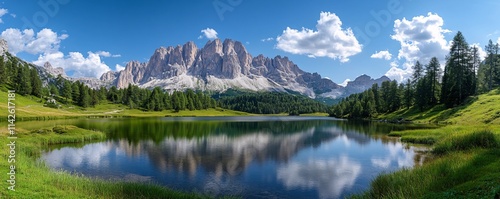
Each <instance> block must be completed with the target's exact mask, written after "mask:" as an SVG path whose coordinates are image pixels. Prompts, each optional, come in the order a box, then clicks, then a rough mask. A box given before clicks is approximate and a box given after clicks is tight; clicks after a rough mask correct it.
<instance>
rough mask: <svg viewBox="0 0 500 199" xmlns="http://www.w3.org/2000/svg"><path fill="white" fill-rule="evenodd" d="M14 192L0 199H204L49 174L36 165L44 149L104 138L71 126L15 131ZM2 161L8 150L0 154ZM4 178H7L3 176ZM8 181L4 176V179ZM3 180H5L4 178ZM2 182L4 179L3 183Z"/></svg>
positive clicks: (3, 167)
mask: <svg viewBox="0 0 500 199" xmlns="http://www.w3.org/2000/svg"><path fill="white" fill-rule="evenodd" d="M16 130H17V131H18V139H17V140H16V154H15V155H16V157H15V160H16V162H15V166H16V170H15V172H16V175H15V177H16V186H15V189H16V191H10V190H8V189H7V186H8V183H6V182H5V181H4V183H3V184H4V187H3V188H2V189H0V198H4V197H5V198H64V197H68V196H71V197H72V198H208V197H206V196H202V195H199V194H196V193H186V192H181V191H175V190H170V189H168V188H165V187H163V186H159V185H154V184H142V183H131V182H118V183H116V182H110V181H105V180H100V179H96V178H88V177H84V176H79V175H73V174H70V173H68V172H64V171H53V170H51V169H50V168H48V167H47V166H45V165H44V164H43V163H42V162H40V161H38V160H37V158H39V157H40V153H41V151H42V150H43V148H44V147H46V146H48V145H53V144H63V143H85V142H91V141H97V140H102V139H104V138H105V134H104V133H102V132H98V131H91V130H85V129H80V128H78V127H75V126H56V127H54V128H43V129H38V130H33V131H27V130H23V129H19V128H18V129H16ZM0 132H2V133H1V136H2V137H3V138H2V139H1V141H0V145H2V146H7V144H9V141H10V140H8V139H7V138H6V137H7V135H6V134H7V133H6V132H7V129H6V128H5V127H3V129H0ZM0 156H2V158H3V159H4V160H7V159H8V158H9V157H8V156H9V150H7V148H5V150H0ZM9 167H10V163H8V162H7V161H1V162H0V172H2V173H8V172H9ZM6 176H7V175H6ZM7 177H8V176H7ZM7 177H6V178H7ZM6 178H5V179H6Z"/></svg>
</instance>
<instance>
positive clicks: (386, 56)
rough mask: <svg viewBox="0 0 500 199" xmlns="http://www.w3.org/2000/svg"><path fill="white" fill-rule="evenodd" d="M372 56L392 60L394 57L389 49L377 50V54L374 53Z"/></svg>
mask: <svg viewBox="0 0 500 199" xmlns="http://www.w3.org/2000/svg"><path fill="white" fill-rule="evenodd" d="M370 57H371V58H374V59H385V60H391V59H392V54H391V53H390V52H389V51H387V50H383V51H379V52H375V54H373V55H372V56H370Z"/></svg>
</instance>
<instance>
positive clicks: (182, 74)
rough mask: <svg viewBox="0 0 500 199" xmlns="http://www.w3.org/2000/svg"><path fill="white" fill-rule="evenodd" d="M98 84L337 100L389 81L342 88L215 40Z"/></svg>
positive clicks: (168, 52) (363, 80)
mask: <svg viewBox="0 0 500 199" xmlns="http://www.w3.org/2000/svg"><path fill="white" fill-rule="evenodd" d="M100 80H101V81H103V82H105V83H106V84H108V85H114V86H116V87H118V88H125V87H127V86H128V85H129V84H134V85H139V86H141V87H149V88H152V87H156V86H159V87H161V88H163V89H165V90H170V91H172V90H184V89H187V88H191V89H195V90H208V91H218V92H223V91H225V90H227V89H229V88H233V89H244V90H251V91H262V90H265V91H279V92H290V91H291V92H296V93H300V94H303V95H306V96H309V97H311V98H317V97H327V98H339V97H345V96H348V95H350V94H352V93H359V92H362V91H364V90H366V89H368V88H369V87H371V86H372V85H373V84H374V83H381V82H383V81H388V80H389V78H387V77H385V76H383V77H381V78H378V79H372V78H371V77H369V76H367V75H362V76H360V77H358V78H356V79H355V80H354V81H352V82H349V83H348V84H347V86H346V87H343V86H340V85H338V84H336V83H334V82H333V81H331V80H330V79H328V78H323V77H321V75H319V74H318V73H309V72H305V71H303V70H301V69H300V68H299V67H298V66H297V65H296V64H294V63H293V62H292V61H291V60H289V59H288V57H281V56H276V57H274V58H269V57H265V56H264V55H262V54H260V55H258V56H256V57H252V55H250V53H248V51H247V50H246V48H245V46H244V45H243V44H242V43H241V42H239V41H233V40H231V39H226V40H224V41H221V40H220V39H215V40H211V41H208V42H207V43H206V44H205V46H204V47H202V48H198V47H197V46H196V45H195V44H194V42H187V43H186V44H184V45H182V46H180V45H179V46H176V47H172V46H170V47H167V48H165V47H161V48H158V49H156V50H155V52H154V53H153V55H152V56H151V58H150V59H149V61H148V62H145V63H141V62H138V61H131V62H129V63H128V64H127V65H126V66H125V69H124V70H122V71H119V72H114V71H109V72H107V73H105V74H103V75H102V76H101V78H100Z"/></svg>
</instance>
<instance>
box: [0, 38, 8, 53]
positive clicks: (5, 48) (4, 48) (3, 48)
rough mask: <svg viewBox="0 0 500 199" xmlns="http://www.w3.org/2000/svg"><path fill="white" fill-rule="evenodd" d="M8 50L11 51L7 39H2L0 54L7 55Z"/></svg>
mask: <svg viewBox="0 0 500 199" xmlns="http://www.w3.org/2000/svg"><path fill="white" fill-rule="evenodd" d="M6 52H9V45H7V41H5V40H4V39H0V56H3V55H5V53H6Z"/></svg>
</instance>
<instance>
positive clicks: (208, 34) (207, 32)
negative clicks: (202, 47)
mask: <svg viewBox="0 0 500 199" xmlns="http://www.w3.org/2000/svg"><path fill="white" fill-rule="evenodd" d="M201 33H203V34H202V35H200V36H199V37H198V39H203V38H207V39H217V31H215V30H214V29H212V28H206V29H203V30H201Z"/></svg>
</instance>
